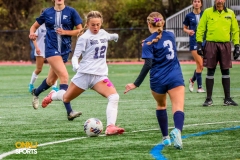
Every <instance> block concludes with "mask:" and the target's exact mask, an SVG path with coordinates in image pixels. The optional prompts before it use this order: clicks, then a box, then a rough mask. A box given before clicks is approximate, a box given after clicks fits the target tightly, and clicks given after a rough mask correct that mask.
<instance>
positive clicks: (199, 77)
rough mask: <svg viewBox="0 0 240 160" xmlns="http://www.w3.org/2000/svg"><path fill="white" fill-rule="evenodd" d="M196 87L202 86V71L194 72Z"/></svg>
mask: <svg viewBox="0 0 240 160" xmlns="http://www.w3.org/2000/svg"><path fill="white" fill-rule="evenodd" d="M196 79H197V84H198V89H200V88H202V73H196Z"/></svg>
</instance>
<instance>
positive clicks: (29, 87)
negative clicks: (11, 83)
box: [28, 84, 34, 93]
mask: <svg viewBox="0 0 240 160" xmlns="http://www.w3.org/2000/svg"><path fill="white" fill-rule="evenodd" d="M33 88H34V86H33V84H29V85H28V91H29V92H30V93H32V90H33Z"/></svg>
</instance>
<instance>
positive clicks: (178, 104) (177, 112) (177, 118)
mask: <svg viewBox="0 0 240 160" xmlns="http://www.w3.org/2000/svg"><path fill="white" fill-rule="evenodd" d="M168 93H169V96H170V99H171V102H172V112H173V120H174V126H175V128H174V129H173V130H172V131H171V132H170V137H171V139H172V140H173V144H174V147H175V148H176V149H182V148H183V144H182V137H181V133H182V130H183V124H184V112H183V109H184V86H178V87H175V88H173V89H171V90H169V91H168Z"/></svg>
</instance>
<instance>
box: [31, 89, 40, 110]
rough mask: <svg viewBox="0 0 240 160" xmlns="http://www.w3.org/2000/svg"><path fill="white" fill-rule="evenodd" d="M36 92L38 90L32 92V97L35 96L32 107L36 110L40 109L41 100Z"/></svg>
mask: <svg viewBox="0 0 240 160" xmlns="http://www.w3.org/2000/svg"><path fill="white" fill-rule="evenodd" d="M35 90H36V88H34V89H33V90H32V92H31V93H32V96H33V100H32V106H33V108H34V109H38V106H39V99H38V96H36V95H35Z"/></svg>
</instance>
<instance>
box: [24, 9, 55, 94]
mask: <svg viewBox="0 0 240 160" xmlns="http://www.w3.org/2000/svg"><path fill="white" fill-rule="evenodd" d="M43 11H44V9H42V10H41V13H40V14H42V12H43ZM35 34H36V36H37V38H36V40H34V41H33V45H34V47H35V49H34V56H35V58H36V68H35V70H34V71H33V73H32V76H31V80H30V83H29V85H28V90H29V92H30V93H32V90H33V89H34V82H35V81H36V79H37V78H38V75H39V74H40V73H41V72H42V67H43V64H44V61H45V36H46V26H45V23H43V24H42V25H41V26H40V27H39V28H38V29H37V30H36V32H35ZM31 41H32V40H31ZM52 89H53V90H56V91H57V90H58V88H57V81H56V82H55V83H54V85H53V86H52Z"/></svg>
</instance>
